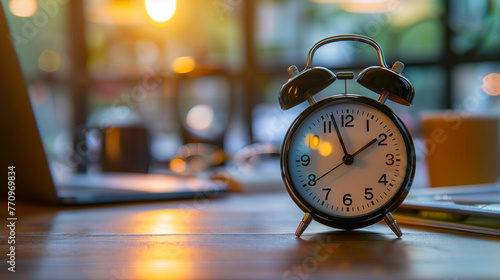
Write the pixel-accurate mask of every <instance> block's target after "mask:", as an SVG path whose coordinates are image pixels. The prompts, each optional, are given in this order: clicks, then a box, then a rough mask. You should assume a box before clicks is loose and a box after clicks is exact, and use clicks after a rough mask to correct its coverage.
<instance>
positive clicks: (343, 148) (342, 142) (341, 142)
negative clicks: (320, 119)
mask: <svg viewBox="0 0 500 280" xmlns="http://www.w3.org/2000/svg"><path fill="white" fill-rule="evenodd" d="M330 118H331V119H332V122H333V127H334V128H335V132H336V133H337V136H338V137H339V141H340V145H341V146H342V150H343V151H344V155H348V153H347V149H346V148H345V144H344V140H343V139H342V135H341V134H340V130H339V127H338V126H337V122H336V121H335V117H333V113H332V114H331V115H330Z"/></svg>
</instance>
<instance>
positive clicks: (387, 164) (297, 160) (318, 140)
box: [279, 35, 416, 237]
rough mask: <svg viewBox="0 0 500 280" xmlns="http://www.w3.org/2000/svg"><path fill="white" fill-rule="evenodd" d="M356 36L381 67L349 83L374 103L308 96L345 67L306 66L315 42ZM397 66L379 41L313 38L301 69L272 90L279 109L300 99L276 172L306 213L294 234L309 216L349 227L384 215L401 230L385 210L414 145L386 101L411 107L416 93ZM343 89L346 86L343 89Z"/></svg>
mask: <svg viewBox="0 0 500 280" xmlns="http://www.w3.org/2000/svg"><path fill="white" fill-rule="evenodd" d="M340 41H357V42H361V43H365V44H368V45H370V46H372V47H373V48H375V50H376V51H377V53H378V58H379V62H380V65H377V66H371V67H368V68H366V69H364V70H363V71H361V72H360V73H359V75H358V77H357V78H356V82H358V83H359V84H360V85H362V86H364V87H365V88H367V89H369V90H371V91H374V92H376V93H378V94H379V95H380V97H379V98H378V100H374V99H371V98H367V97H364V96H360V95H356V94H348V93H347V92H345V93H342V94H338V95H334V96H330V97H326V98H324V99H322V100H319V101H316V100H315V99H314V95H315V94H317V93H318V92H320V91H321V90H323V89H325V88H326V87H327V86H329V85H330V84H332V83H333V82H335V81H336V80H337V79H338V80H348V79H353V78H354V74H353V73H352V72H339V73H337V74H334V73H333V72H332V71H330V70H329V69H327V68H324V67H311V64H312V61H313V56H314V53H315V52H316V50H318V49H319V48H320V47H322V46H324V45H326V44H330V43H334V42H340ZM403 67H404V65H403V63H401V62H396V63H394V65H393V66H392V67H388V66H387V64H386V62H385V57H384V53H383V51H382V48H381V47H380V45H379V44H378V43H377V42H376V41H375V40H373V39H371V38H369V37H365V36H360V35H338V36H332V37H328V38H325V39H322V40H320V41H319V42H317V43H316V44H315V45H314V46H313V47H312V48H311V50H310V51H309V54H308V57H307V64H306V68H305V69H304V70H302V71H300V72H299V71H298V69H297V67H296V66H291V67H290V68H289V69H288V73H289V75H290V79H289V80H288V82H287V83H285V84H284V85H283V87H282V88H281V91H280V94H279V103H280V106H281V109H282V110H287V109H290V108H292V107H294V106H296V105H298V104H300V103H302V102H305V101H307V102H308V103H309V105H310V106H309V107H308V108H307V109H305V110H304V111H303V112H302V113H301V114H300V115H299V116H298V117H297V118H296V119H295V120H294V121H293V123H292V124H291V126H290V128H289V130H288V132H287V134H286V136H285V139H284V141H283V145H282V148H281V172H282V177H283V181H284V183H285V186H286V189H287V191H288V193H289V194H290V196H291V198H292V199H293V201H294V202H295V203H296V204H297V206H298V207H299V208H300V209H302V211H304V213H305V215H304V217H303V218H302V220H301V221H300V224H299V226H298V228H297V231H296V232H295V235H296V236H297V237H300V235H301V234H302V233H303V232H304V230H305V229H306V228H307V226H308V225H309V224H310V222H311V220H315V221H317V222H320V223H322V224H324V225H327V226H330V227H334V228H339V229H356V228H361V227H365V226H369V225H372V224H374V223H377V222H379V221H381V220H385V222H386V223H387V225H388V226H389V227H390V228H391V229H392V231H393V232H394V233H395V234H396V235H397V236H398V237H401V236H402V232H401V229H400V228H399V226H398V224H397V223H396V221H395V219H394V217H393V216H392V214H391V212H393V211H394V210H396V208H397V207H398V206H399V205H401V203H402V202H403V200H404V199H405V197H406V196H407V194H408V192H409V190H410V187H411V184H412V181H413V177H414V174H415V164H416V158H415V148H414V146H413V141H412V139H411V136H410V133H409V131H408V129H407V128H406V126H405V125H404V123H403V122H402V121H401V120H400V118H399V117H398V116H397V115H396V114H395V113H394V112H393V111H392V110H391V109H390V108H389V107H388V106H387V105H385V103H386V101H387V100H391V101H394V102H396V103H399V104H402V105H405V106H410V105H411V103H412V101H413V97H414V96H415V90H414V88H413V86H412V84H411V83H410V81H409V80H408V79H407V78H405V77H404V76H402V75H401V71H402V70H403ZM346 91H347V90H346Z"/></svg>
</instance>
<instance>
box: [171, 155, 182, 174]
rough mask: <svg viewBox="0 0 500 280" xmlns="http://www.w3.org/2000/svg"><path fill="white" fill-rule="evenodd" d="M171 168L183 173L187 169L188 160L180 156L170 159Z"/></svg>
mask: <svg viewBox="0 0 500 280" xmlns="http://www.w3.org/2000/svg"><path fill="white" fill-rule="evenodd" d="M170 170H172V171H174V172H176V173H181V172H184V171H185V170H186V161H185V160H183V159H180V158H174V159H173V160H171V161H170Z"/></svg>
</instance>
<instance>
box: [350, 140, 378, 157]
mask: <svg viewBox="0 0 500 280" xmlns="http://www.w3.org/2000/svg"><path fill="white" fill-rule="evenodd" d="M375 142H377V138H373V140H372V141H370V142H368V143H367V144H366V145H364V146H363V147H361V149H359V150H357V151H356V152H354V154H352V157H353V158H354V157H355V156H357V155H359V154H360V153H361V152H362V151H364V150H366V149H367V148H368V147H370V146H371V145H373V144H374V143H375Z"/></svg>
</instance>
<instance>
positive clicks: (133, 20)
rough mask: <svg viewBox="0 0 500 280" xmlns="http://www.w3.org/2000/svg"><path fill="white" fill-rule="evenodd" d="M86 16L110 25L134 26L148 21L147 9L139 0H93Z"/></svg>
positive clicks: (86, 11) (91, 19)
mask: <svg viewBox="0 0 500 280" xmlns="http://www.w3.org/2000/svg"><path fill="white" fill-rule="evenodd" d="M85 17H86V18H87V19H88V20H90V21H93V22H97V23H101V24H109V25H122V26H132V25H139V24H144V23H147V22H148V15H147V13H146V9H144V5H143V3H142V2H141V1H139V0H108V1H93V2H91V3H89V4H88V5H87V8H86V9H85Z"/></svg>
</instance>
